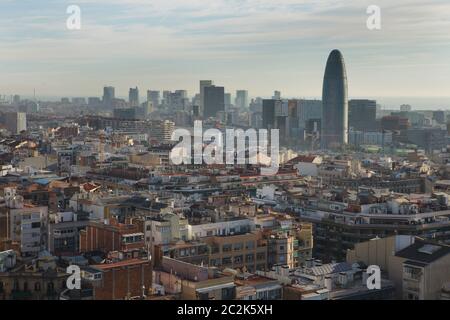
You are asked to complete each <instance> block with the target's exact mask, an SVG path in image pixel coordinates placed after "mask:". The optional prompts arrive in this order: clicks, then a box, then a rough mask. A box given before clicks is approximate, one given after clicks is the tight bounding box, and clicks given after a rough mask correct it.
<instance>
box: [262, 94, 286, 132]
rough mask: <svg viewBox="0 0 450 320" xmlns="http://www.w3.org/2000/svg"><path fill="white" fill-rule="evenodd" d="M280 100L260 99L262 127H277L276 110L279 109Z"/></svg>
mask: <svg viewBox="0 0 450 320" xmlns="http://www.w3.org/2000/svg"><path fill="white" fill-rule="evenodd" d="M281 105H282V101H281V100H275V99H264V100H263V101H262V127H263V128H264V129H269V130H270V129H275V128H277V114H278V111H277V110H281Z"/></svg>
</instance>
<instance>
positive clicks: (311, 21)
mask: <svg viewBox="0 0 450 320" xmlns="http://www.w3.org/2000/svg"><path fill="white" fill-rule="evenodd" d="M70 4H76V5H79V6H80V7H81V10H82V29H81V30H67V28H66V20H67V17H68V16H69V15H68V14H67V13H66V9H67V6H68V5H70ZM369 5H378V6H380V7H381V18H382V20H381V23H382V25H381V26H382V29H381V30H379V31H370V30H368V29H367V27H366V20H367V17H368V14H367V13H366V9H367V7H368V6H369ZM334 48H338V49H340V50H341V51H342V53H343V54H344V58H345V61H346V65H347V74H348V81H349V95H350V96H351V97H381V96H427V97H439V96H450V1H449V0H426V1H423V0H422V1H413V0H395V1H394V0H369V1H365V0H354V1H350V0H340V1H339V0H95V1H94V0H71V1H65V0H0V75H1V76H0V93H1V94H13V93H19V94H22V95H27V94H32V92H33V88H36V91H37V93H38V95H41V96H45V95H47V96H48V95H53V96H62V95H68V96H100V95H101V91H102V87H103V86H104V85H112V86H115V87H116V92H117V95H120V96H125V95H127V92H128V88H129V87H132V86H133V87H134V86H136V85H137V86H138V87H139V88H140V90H141V95H144V94H145V91H146V90H147V89H159V90H162V89H169V90H175V89H187V90H188V93H189V95H190V96H191V95H193V94H194V93H195V92H197V91H198V81H199V79H213V80H214V81H215V83H216V84H218V85H224V86H225V87H226V91H228V92H233V94H234V91H235V90H236V89H248V90H249V92H250V95H251V96H257V95H260V96H270V95H271V94H272V92H273V90H281V91H282V93H283V96H296V97H311V96H320V95H321V90H322V77H323V72H324V68H325V63H326V59H327V56H328V54H329V52H330V51H331V50H332V49H334Z"/></svg>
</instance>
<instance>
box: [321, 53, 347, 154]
mask: <svg viewBox="0 0 450 320" xmlns="http://www.w3.org/2000/svg"><path fill="white" fill-rule="evenodd" d="M347 96H348V93H347V73H346V71H345V63H344V57H343V56H342V53H341V52H340V51H339V50H333V51H332V52H331V53H330V55H329V57H328V61H327V66H326V68H325V76H324V79H323V91H322V104H323V107H322V135H321V141H322V148H331V149H333V148H337V147H339V146H340V145H343V144H346V143H347V142H348V98H347Z"/></svg>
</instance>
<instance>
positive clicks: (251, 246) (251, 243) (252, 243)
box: [245, 241, 255, 250]
mask: <svg viewBox="0 0 450 320" xmlns="http://www.w3.org/2000/svg"><path fill="white" fill-rule="evenodd" d="M254 248H255V241H247V243H246V244H245V249H247V250H253V249H254Z"/></svg>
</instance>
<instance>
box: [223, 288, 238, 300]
mask: <svg viewBox="0 0 450 320" xmlns="http://www.w3.org/2000/svg"><path fill="white" fill-rule="evenodd" d="M234 295H235V289H234V287H231V288H223V289H222V300H232V299H234Z"/></svg>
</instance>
